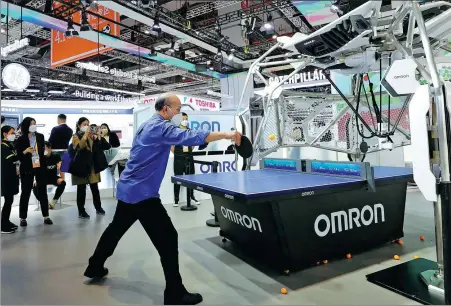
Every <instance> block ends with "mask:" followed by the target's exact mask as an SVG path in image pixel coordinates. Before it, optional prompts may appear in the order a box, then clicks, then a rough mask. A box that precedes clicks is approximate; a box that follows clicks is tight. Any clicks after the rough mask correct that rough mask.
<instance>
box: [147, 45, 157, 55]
mask: <svg viewBox="0 0 451 306" xmlns="http://www.w3.org/2000/svg"><path fill="white" fill-rule="evenodd" d="M149 56H150V57H152V56H157V51H156V50H155V47H153V46H152V47H150V52H149Z"/></svg>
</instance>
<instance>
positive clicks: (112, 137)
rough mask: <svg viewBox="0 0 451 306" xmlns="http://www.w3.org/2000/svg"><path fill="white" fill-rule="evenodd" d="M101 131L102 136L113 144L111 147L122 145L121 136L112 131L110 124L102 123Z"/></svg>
mask: <svg viewBox="0 0 451 306" xmlns="http://www.w3.org/2000/svg"><path fill="white" fill-rule="evenodd" d="M100 131H101V133H102V136H103V137H105V139H106V141H107V142H108V143H109V144H110V145H111V147H113V148H119V147H120V146H121V142H120V141H119V137H118V136H117V135H116V133H112V132H111V130H110V127H109V126H108V124H106V123H102V125H101V126H100Z"/></svg>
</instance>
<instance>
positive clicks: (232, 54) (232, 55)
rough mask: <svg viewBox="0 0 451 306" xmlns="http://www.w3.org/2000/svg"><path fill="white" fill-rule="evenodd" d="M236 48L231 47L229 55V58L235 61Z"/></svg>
mask: <svg viewBox="0 0 451 306" xmlns="http://www.w3.org/2000/svg"><path fill="white" fill-rule="evenodd" d="M235 51H236V50H235V49H231V50H230V53H229V55H227V58H228V60H229V61H233V59H234V58H235Z"/></svg>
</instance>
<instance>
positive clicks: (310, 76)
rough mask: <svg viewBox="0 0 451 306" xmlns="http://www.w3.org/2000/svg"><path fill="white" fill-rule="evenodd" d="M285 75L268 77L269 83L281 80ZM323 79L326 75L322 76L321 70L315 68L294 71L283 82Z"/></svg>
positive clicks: (292, 82)
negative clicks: (299, 71) (298, 71)
mask: <svg viewBox="0 0 451 306" xmlns="http://www.w3.org/2000/svg"><path fill="white" fill-rule="evenodd" d="M285 77H286V76H285V75H283V76H277V77H273V78H269V83H273V82H281V81H282V80H283V79H284V78H285ZM325 79H326V77H325V76H324V73H323V70H321V69H315V70H314V71H309V72H301V73H296V74H295V75H293V76H292V77H291V78H289V79H288V80H287V81H286V82H285V84H294V83H304V82H312V81H319V80H325Z"/></svg>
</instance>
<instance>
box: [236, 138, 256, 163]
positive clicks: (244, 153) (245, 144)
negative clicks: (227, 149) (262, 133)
mask: <svg viewBox="0 0 451 306" xmlns="http://www.w3.org/2000/svg"><path fill="white" fill-rule="evenodd" d="M235 150H236V152H237V153H238V154H239V155H240V156H241V157H242V158H249V157H251V156H252V153H253V152H254V148H253V147H252V143H251V141H250V140H249V138H247V137H246V136H244V135H243V136H241V144H240V145H239V146H238V145H236V144H235Z"/></svg>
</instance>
